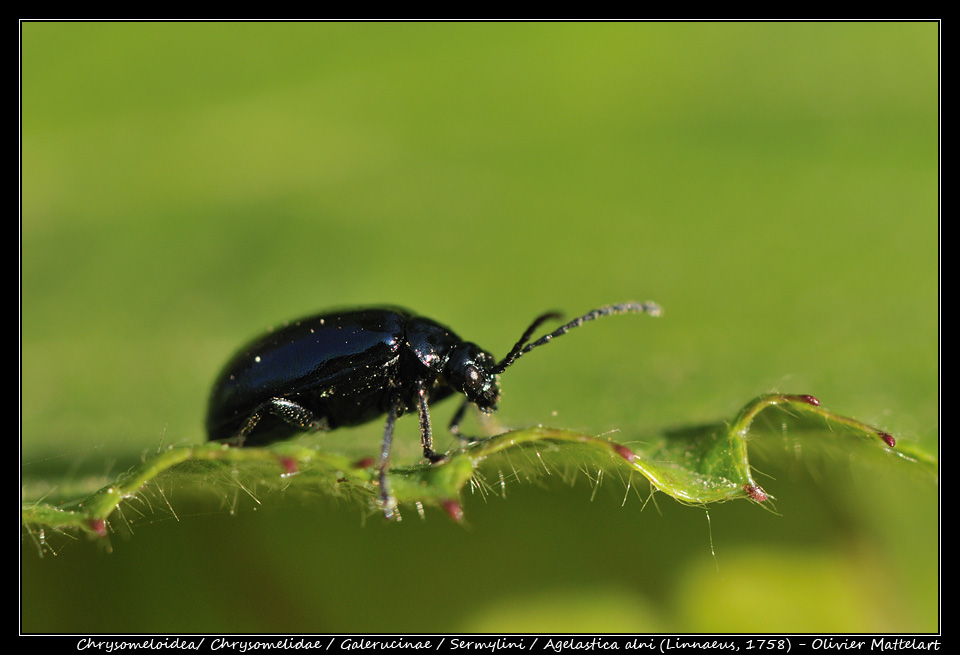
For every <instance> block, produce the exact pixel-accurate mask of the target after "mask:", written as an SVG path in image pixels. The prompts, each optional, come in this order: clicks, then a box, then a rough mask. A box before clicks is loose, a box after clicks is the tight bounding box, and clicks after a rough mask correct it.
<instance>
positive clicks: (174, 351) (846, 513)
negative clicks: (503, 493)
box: [21, 22, 939, 632]
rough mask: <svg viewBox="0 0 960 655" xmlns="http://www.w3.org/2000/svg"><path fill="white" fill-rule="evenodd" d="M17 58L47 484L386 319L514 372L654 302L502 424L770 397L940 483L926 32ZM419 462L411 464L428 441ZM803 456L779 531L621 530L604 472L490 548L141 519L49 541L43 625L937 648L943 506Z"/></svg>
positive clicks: (230, 42)
mask: <svg viewBox="0 0 960 655" xmlns="http://www.w3.org/2000/svg"><path fill="white" fill-rule="evenodd" d="M21 35H22V41H21V52H22V78H21V89H22V112H23V113H22V172H23V175H22V221H21V294H22V295H21V326H22V341H21V348H22V368H21V384H22V397H21V430H22V432H21V447H22V470H23V475H24V477H25V478H27V477H29V478H32V479H38V478H40V479H49V480H51V481H52V483H53V484H60V485H69V484H70V483H71V482H72V481H76V480H77V479H78V478H79V477H80V476H81V471H94V472H96V473H98V474H100V475H105V476H106V477H105V478H104V479H105V480H109V479H110V476H115V475H116V474H118V473H119V472H121V471H122V470H124V468H125V467H126V466H127V465H129V463H130V462H135V461H137V460H138V459H139V458H140V457H141V456H142V455H144V454H147V453H149V452H153V451H154V450H155V449H156V448H157V447H159V446H161V445H167V444H183V443H196V442H199V441H202V440H203V439H204V434H203V429H202V425H203V415H204V411H205V403H206V395H207V392H208V387H209V385H210V383H211V382H212V380H213V378H214V376H215V375H216V373H217V371H218V369H219V367H220V366H221V365H222V364H223V363H224V362H225V361H226V359H227V357H228V356H229V355H230V354H231V353H232V351H233V350H234V349H235V348H237V347H238V346H239V345H240V344H241V343H242V342H243V341H244V340H246V339H249V338H251V337H253V336H255V335H256V334H258V333H259V332H261V331H262V330H263V329H264V328H266V327H267V326H269V325H271V324H273V323H276V322H279V321H281V320H283V319H289V318H295V317H299V316H301V315H304V314H309V313H313V312H315V311H317V310H321V309H325V308H328V307H340V306H350V305H360V304H383V303H390V304H399V305H405V306H408V307H410V308H413V309H415V310H416V311H419V312H422V313H424V314H426V315H428V316H431V317H433V318H436V319H437V320H440V321H441V322H445V323H447V324H448V325H450V326H451V327H452V328H453V329H454V330H456V331H457V332H458V333H459V334H460V335H461V336H462V337H464V338H466V339H470V340H473V341H476V342H478V343H480V344H481V345H483V346H484V347H486V348H488V349H489V350H491V351H492V352H493V353H494V354H495V355H498V356H502V355H503V354H505V352H506V351H507V350H508V349H509V348H510V346H511V345H512V344H513V343H514V341H515V340H516V339H517V337H518V336H519V335H520V333H521V332H522V331H523V329H524V328H525V327H526V326H527V324H528V323H529V321H530V320H531V319H532V318H533V317H534V316H536V315H537V314H538V313H540V312H542V311H545V310H549V309H562V310H564V311H566V312H567V313H568V314H575V313H580V312H583V311H586V310H589V309H592V308H594V307H596V306H599V305H602V304H606V303H610V302H619V301H624V300H655V301H657V302H659V303H660V304H661V305H662V306H663V308H664V315H663V317H662V318H660V319H657V320H654V319H649V318H645V317H621V318H611V319H607V320H605V321H604V322H602V323H597V324H595V325H592V326H590V327H588V328H586V329H584V330H578V331H576V332H575V333H571V335H569V336H568V337H565V338H564V339H562V340H560V341H558V342H556V343H554V344H551V345H550V347H549V348H544V349H542V350H540V351H538V352H537V354H536V355H533V356H531V357H529V358H525V359H524V360H523V361H522V362H521V363H519V364H518V365H517V366H515V367H513V368H511V369H510V370H509V372H507V373H506V374H505V375H504V379H503V386H504V389H505V391H504V398H503V402H502V403H501V410H500V413H499V415H498V417H499V420H500V422H501V423H502V425H503V426H504V427H522V426H525V425H530V424H534V423H544V424H548V425H551V426H554V427H561V428H569V429H576V430H583V431H586V432H589V433H592V434H599V433H602V432H605V431H607V430H612V429H619V430H620V435H619V436H618V438H621V439H622V440H623V441H627V442H629V441H630V440H636V439H638V438H640V437H639V435H642V434H643V433H644V432H645V431H646V432H649V431H651V430H656V429H659V428H664V427H671V426H684V425H695V424H699V423H702V422H706V421H712V420H716V419H721V418H729V417H731V416H732V415H733V414H734V413H735V412H736V411H737V410H738V409H739V407H740V406H741V405H743V404H744V403H745V402H747V401H748V400H749V399H751V398H752V397H753V396H755V395H756V394H758V393H761V392H766V391H770V390H780V391H786V392H793V393H811V394H814V395H816V396H818V397H819V398H820V399H821V401H822V402H823V403H824V405H825V406H827V407H829V408H830V409H832V410H834V411H837V412H839V413H841V414H846V415H852V416H856V417H857V418H859V419H861V420H864V421H867V422H869V423H874V424H877V425H879V426H881V427H883V428H885V429H887V430H889V431H891V432H892V433H893V434H895V435H896V436H897V437H898V439H900V440H901V441H914V442H919V443H920V444H921V445H923V446H924V447H926V448H928V449H929V450H931V451H932V452H936V449H937V440H938V412H939V406H938V357H939V354H938V318H939V317H938V265H939V262H938V229H939V224H938V140H939V133H938V120H939V116H938V38H939V32H938V25H937V24H936V23H849V22H844V23H786V24H781V23H763V22H759V23H682V24H676V23H621V24H604V23H590V24H580V23H549V24H539V23H495V24H486V23H469V24H463V23H461V24H446V23H430V24H420V23H298V24H285V23H268V24H265V23H186V24H180V23H145V24H144V23H109V24H101V23H32V22H28V23H23V24H22V25H21ZM454 409H455V404H453V403H451V404H449V405H447V404H438V405H437V406H436V407H434V409H433V414H434V421H435V423H436V424H437V425H438V432H441V433H442V432H443V430H442V426H443V425H445V424H446V422H447V421H448V420H449V418H450V416H451V414H452V412H453V410H454ZM471 424H473V423H471ZM473 425H475V424H473ZM398 430H399V432H398V437H397V440H398V442H399V443H398V452H397V457H398V458H400V460H401V461H403V458H407V459H408V460H409V461H410V462H413V461H416V460H417V457H418V454H417V451H418V439H417V425H416V421H415V420H413V419H411V418H409V417H408V418H405V419H404V420H402V421H401V422H400V425H399V428H398ZM381 433H382V425H370V426H366V427H364V428H362V429H356V430H352V431H349V432H347V433H345V434H343V435H341V434H340V433H337V434H336V435H331V436H330V439H329V442H328V443H329V447H337V446H336V444H337V439H341V440H347V441H349V442H350V443H352V444H363V443H369V450H370V453H371V454H373V453H375V452H376V448H377V445H378V440H379V437H380V435H381ZM451 445H452V440H449V439H448V438H447V437H446V436H444V437H442V438H441V440H440V446H441V447H450V446H451ZM774 450H775V449H774ZM807 455H808V453H806V452H805V453H804V454H803V457H801V458H796V457H793V456H787V455H786V454H785V453H781V456H780V457H776V456H775V457H772V458H770V460H769V461H767V462H764V464H763V469H762V473H763V474H764V476H765V477H763V480H765V481H764V482H761V484H763V485H764V487H765V489H767V491H768V492H770V493H772V494H773V495H774V496H776V497H777V501H776V505H775V507H776V513H774V512H768V511H764V510H763V509H762V508H761V507H758V506H756V505H754V504H752V503H747V502H742V503H729V504H725V505H720V506H717V507H711V508H709V514H707V513H706V512H704V510H703V509H701V508H695V507H686V506H682V505H680V504H678V503H676V502H674V501H672V500H670V499H668V498H665V497H663V496H658V497H657V498H656V499H655V500H656V502H655V503H654V502H651V503H648V504H647V505H646V506H645V507H642V506H643V502H642V500H643V499H642V498H638V497H637V496H636V495H631V496H630V497H629V498H628V500H627V502H626V503H625V504H624V505H623V506H622V507H621V501H622V499H623V496H624V486H623V484H622V482H620V481H617V480H607V481H606V482H605V484H604V486H603V488H601V489H600V491H599V493H597V494H596V496H595V497H593V498H592V500H591V497H592V491H591V489H590V486H589V484H588V482H587V479H586V476H585V475H583V476H581V478H580V479H579V480H577V483H576V484H574V485H573V486H572V487H571V486H570V485H567V484H564V483H563V482H561V481H559V480H557V479H555V477H556V476H554V478H553V479H551V478H546V479H544V480H542V484H523V485H520V484H517V485H512V486H511V487H509V488H508V494H507V495H508V497H507V499H506V500H500V499H497V498H493V499H489V498H488V499H484V498H481V497H480V496H470V495H468V496H466V497H464V499H463V501H464V507H465V511H466V516H467V521H466V525H465V526H461V525H457V524H454V523H453V522H452V521H450V520H449V519H447V517H446V516H444V515H443V514H442V513H441V512H438V511H435V510H434V511H428V512H427V514H426V517H425V520H420V519H419V518H418V517H417V516H416V514H415V513H413V512H408V513H407V514H406V515H405V519H406V520H404V521H403V522H402V523H400V524H385V523H384V522H383V521H382V520H381V519H380V517H378V516H377V515H376V514H375V513H372V512H365V511H363V510H362V509H360V508H359V507H357V506H354V505H351V504H349V503H346V504H337V503H335V502H329V501H324V500H310V499H307V500H305V501H304V500H302V499H300V500H297V501H296V502H294V501H292V500H290V499H286V500H285V499H284V498H282V497H279V496H277V497H272V496H271V497H267V498H262V499H261V500H262V501H263V504H262V505H256V504H254V503H247V504H243V505H242V507H241V509H240V510H239V511H238V512H236V513H235V514H232V513H230V512H229V511H228V507H227V506H225V505H223V504H219V503H217V502H216V501H211V500H210V499H209V498H207V499H206V502H205V501H204V500H203V499H199V500H197V499H194V498H182V499H179V498H177V494H176V491H175V490H172V489H168V490H167V492H168V493H169V494H170V495H171V497H172V505H173V510H174V511H175V512H176V517H174V516H173V514H172V513H171V511H170V510H169V509H168V508H167V507H165V506H158V507H152V508H142V507H141V508H140V509H139V511H141V512H143V515H142V516H141V515H139V514H138V513H137V512H130V511H128V513H127V514H126V515H125V519H126V520H128V521H129V523H130V525H131V526H132V529H133V535H132V536H129V537H128V536H125V531H123V530H121V531H120V532H118V533H117V534H115V535H113V536H112V537H111V538H110V540H109V543H110V545H111V546H112V552H107V548H106V547H105V545H104V544H103V543H96V542H91V541H89V540H87V539H85V538H81V539H79V540H76V541H74V540H71V539H68V538H64V537H60V536H58V535H48V537H50V538H51V543H54V544H56V548H55V550H56V552H57V553H58V554H57V555H56V556H53V555H52V554H51V553H49V552H48V553H47V554H46V555H45V556H44V557H43V558H39V557H38V554H37V550H36V548H35V547H34V545H33V543H32V541H31V540H30V539H29V538H24V539H23V540H22V542H21V548H22V557H21V629H22V630H23V631H26V632H36V631H42V632H50V631H82V632H89V631H93V632H97V631H123V632H130V631H176V632H180V631H244V632H246V631H293V630H296V631H311V632H313V631H327V632H328V631H368V632H382V631H399V632H410V631H414V632H424V631H491V630H492V631H501V630H507V631H539V630H563V631H594V630H603V631H627V632H643V631H784V630H792V631H842V632H857V631H935V630H937V629H938V627H939V626H938V609H939V608H938V604H937V596H938V548H937V539H938V507H937V504H938V498H937V489H936V484H935V483H933V482H931V481H929V480H918V479H915V478H914V477H913V476H911V475H909V474H908V473H906V474H905V471H904V469H905V468H906V467H904V466H897V465H891V464H889V463H884V462H880V463H878V462H871V463H868V464H865V465H862V464H860V463H859V462H857V461H851V462H847V461H836V458H833V459H831V458H817V457H815V456H810V457H808V456H807ZM898 464H900V463H898ZM766 476H769V477H766ZM642 495H643V496H644V497H645V495H646V492H645V491H643V492H642ZM35 499H36V498H35V497H34V498H25V500H35ZM641 508H643V511H641ZM113 521H114V523H115V524H118V527H120V525H121V524H123V523H124V521H123V520H121V519H120V518H119V517H117V518H114V519H113Z"/></svg>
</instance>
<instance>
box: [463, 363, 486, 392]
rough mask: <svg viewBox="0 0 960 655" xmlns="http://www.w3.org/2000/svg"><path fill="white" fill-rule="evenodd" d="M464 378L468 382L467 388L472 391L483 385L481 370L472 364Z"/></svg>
mask: <svg viewBox="0 0 960 655" xmlns="http://www.w3.org/2000/svg"><path fill="white" fill-rule="evenodd" d="M463 374H464V378H465V379H466V381H467V387H469V388H471V389H477V388H478V387H479V386H480V384H481V381H482V380H481V377H480V370H479V369H478V368H477V367H476V366H473V365H472V364H471V365H469V366H467V367H466V369H465V370H464V372H463Z"/></svg>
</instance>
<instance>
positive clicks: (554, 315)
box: [494, 312, 563, 373]
mask: <svg viewBox="0 0 960 655" xmlns="http://www.w3.org/2000/svg"><path fill="white" fill-rule="evenodd" d="M561 318H563V314H561V313H560V312H547V313H545V314H541V315H540V316H538V317H537V318H535V319H534V320H533V323H531V324H530V327H528V328H527V331H526V332H524V333H523V336H522V337H520V340H519V341H518V342H517V344H516V345H515V346H514V347H513V348H511V349H510V352H509V353H507V356H506V357H504V358H503V360H502V361H501V362H500V363H499V364H497V367H496V369H494V372H495V373H502V372H503V369H505V368H507V367H508V366H510V364H512V363H513V360H515V359H516V358H517V357H519V356H520V350H521V349H522V348H523V346H524V345H526V343H527V342H528V341H530V337H532V336H533V333H534V332H536V331H537V328H538V327H540V325H541V324H542V323H545V322H546V321H549V320H552V319H561Z"/></svg>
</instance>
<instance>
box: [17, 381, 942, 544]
mask: <svg viewBox="0 0 960 655" xmlns="http://www.w3.org/2000/svg"><path fill="white" fill-rule="evenodd" d="M773 407H776V408H778V409H779V410H780V411H781V414H782V415H781V416H780V418H781V419H782V420H783V421H786V420H787V419H789V420H790V422H791V423H792V426H791V427H790V428H789V431H790V433H791V435H792V436H793V437H794V438H796V437H797V436H801V435H815V434H817V433H818V432H824V431H826V434H829V435H830V436H831V437H833V438H835V439H836V440H838V441H840V440H843V442H844V443H846V444H848V445H849V444H852V443H855V442H857V441H863V442H866V443H868V444H869V445H870V446H871V447H873V448H874V449H877V450H882V451H885V452H886V453H888V454H889V455H891V456H894V457H898V458H901V459H904V460H909V461H911V462H913V463H914V464H916V465H918V466H920V467H921V468H922V469H924V470H928V471H931V472H933V471H935V470H936V462H935V460H934V459H933V458H932V457H929V456H928V455H926V454H924V453H923V452H922V451H917V450H912V449H909V448H908V449H904V448H903V447H899V448H897V447H896V445H895V440H894V438H893V437H892V436H891V435H890V434H888V433H886V432H884V431H882V430H879V429H877V428H874V427H871V426H869V425H866V424H864V423H861V422H860V421H857V420H855V419H852V418H848V417H844V416H840V415H837V414H834V413H832V412H830V411H827V410H825V409H823V408H822V407H820V404H819V401H817V400H816V399H815V398H813V397H812V396H800V395H784V394H769V395H764V396H760V397H759V398H757V399H755V400H753V401H751V402H750V403H748V404H747V405H746V406H745V407H744V408H743V409H742V410H741V411H740V413H739V414H737V416H736V417H735V418H734V419H733V420H732V421H730V422H723V423H716V424H711V425H705V426H698V427H693V428H685V429H680V430H670V431H664V432H663V433H662V434H661V435H660V436H659V437H658V438H655V439H650V440H645V441H642V442H640V443H637V444H636V445H633V446H630V447H628V446H627V445H625V444H623V443H619V442H617V441H614V440H612V439H607V438H604V437H596V436H590V435H586V434H581V433H577V432H571V431H567V430H558V429H552V428H543V427H536V428H529V429H525V430H517V431H512V432H506V433H503V434H499V435H496V436H494V437H490V438H488V439H484V440H482V441H479V442H477V443H475V444H472V445H470V446H469V447H467V448H464V449H462V450H460V451H457V452H454V453H451V454H450V456H449V459H448V460H447V461H446V462H444V463H443V464H439V465H430V464H418V465H415V466H405V467H395V468H392V469H391V470H390V473H389V475H390V482H391V485H392V487H393V493H394V495H395V497H396V500H397V501H398V503H399V504H400V507H401V508H405V507H413V506H416V507H417V508H418V510H419V511H421V512H422V511H423V507H424V506H437V507H442V508H443V509H445V510H446V511H447V513H449V514H450V515H451V516H452V517H453V518H455V519H458V520H459V519H460V518H462V516H463V510H462V507H461V504H460V497H461V495H462V493H463V491H464V489H465V488H466V487H467V486H468V485H471V484H472V485H474V486H475V487H478V488H484V487H485V486H486V483H485V482H484V480H485V479H486V478H485V476H484V472H485V471H487V470H490V469H492V468H493V467H497V468H499V470H500V471H501V476H500V477H501V478H502V477H503V474H502V471H503V470H504V468H506V467H509V470H510V475H511V476H518V475H519V474H520V473H521V471H523V470H524V469H530V470H531V472H532V473H534V474H536V472H538V471H539V472H541V473H543V472H549V470H550V467H551V466H552V465H551V464H550V463H549V461H556V462H577V463H578V468H583V469H586V468H588V467H587V466H586V465H585V464H584V462H585V461H587V460H589V461H590V467H589V468H590V470H596V471H598V472H599V473H598V478H599V476H601V475H603V474H604V473H617V474H619V475H621V476H622V477H624V478H630V477H631V476H632V474H634V473H639V474H641V475H642V476H643V477H645V478H646V479H647V480H649V482H650V484H651V486H652V487H653V488H654V489H656V490H657V491H660V492H663V493H665V494H667V495H669V496H671V497H673V498H675V499H677V500H678V501H681V502H684V503H693V504H706V503H715V502H720V501H727V500H738V499H747V500H752V501H754V502H757V503H764V502H766V501H767V500H768V499H769V498H770V496H769V495H768V494H767V492H766V491H765V490H764V489H763V488H761V486H760V485H759V484H758V483H757V482H756V481H755V480H754V476H753V470H752V468H751V466H750V462H749V457H748V445H749V443H750V441H751V439H753V438H754V437H755V436H756V435H755V433H756V432H757V431H758V430H757V429H755V428H754V422H755V419H756V418H757V417H758V415H760V413H761V412H765V410H767V409H768V408H773ZM781 427H782V430H784V431H786V430H787V429H788V428H787V423H786V422H783V423H782V426H781ZM531 463H532V464H533V465H532V466H530V464H531ZM174 474H175V476H176V477H175V479H176V481H177V484H178V485H183V486H186V485H191V484H192V485H196V486H209V487H211V488H213V489H220V490H221V491H223V490H225V489H226V490H229V489H234V490H235V489H237V488H239V489H243V490H245V491H247V492H248V493H250V494H251V495H252V496H254V497H256V495H258V494H260V493H263V492H264V491H267V492H269V491H278V490H293V489H296V490H300V491H309V492H313V493H320V494H324V495H329V496H344V497H349V498H353V499H355V500H358V501H360V502H363V503H367V504H368V505H370V506H371V507H372V506H374V505H375V504H376V502H377V501H376V499H377V497H378V494H377V478H378V476H377V471H376V465H375V461H374V460H373V459H372V458H366V459H361V460H359V461H357V460H355V459H351V458H350V457H347V456H345V455H342V454H337V453H329V452H324V451H322V450H318V449H316V448H314V447H310V446H307V445H303V444H300V443H297V442H295V441H294V442H284V443H277V444H272V445H270V446H266V447H259V448H233V447H228V446H226V445H223V444H219V443H208V444H204V445H200V446H189V447H170V448H167V449H166V450H165V451H163V452H161V453H159V454H158V455H156V456H154V457H151V458H149V459H147V460H146V461H144V462H142V464H140V465H138V466H135V467H133V468H132V469H131V470H130V471H129V472H127V473H126V474H125V475H123V476H121V477H120V478H119V479H118V480H117V481H116V482H114V483H113V484H110V485H108V486H105V487H103V488H101V489H99V490H98V491H96V492H94V493H92V494H90V495H88V496H86V497H85V498H81V499H78V500H75V501H73V502H65V503H62V504H59V505H53V504H50V503H48V502H34V503H27V504H24V505H23V507H22V520H23V523H24V526H25V527H26V529H27V530H28V531H29V533H30V534H32V535H35V536H36V535H42V534H44V530H47V529H51V530H55V531H62V530H70V529H79V530H82V531H85V532H88V533H90V534H93V535H96V536H101V537H102V536H106V535H107V534H108V532H109V527H110V523H109V520H110V518H111V516H112V515H113V514H114V512H116V511H117V510H118V509H119V508H121V507H122V506H123V505H124V504H125V503H126V504H133V503H135V501H137V500H141V501H142V500H143V497H144V496H145V495H146V494H147V492H148V490H149V489H154V488H161V487H155V486H154V485H157V484H158V483H159V482H160V481H161V480H163V478H164V477H165V476H171V475H174ZM161 495H164V494H163V492H162V491H161ZM164 498H165V495H164ZM147 502H149V501H147ZM128 520H129V519H128Z"/></svg>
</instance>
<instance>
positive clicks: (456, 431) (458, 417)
mask: <svg viewBox="0 0 960 655" xmlns="http://www.w3.org/2000/svg"><path fill="white" fill-rule="evenodd" d="M469 406H470V401H469V400H464V401H463V402H462V403H460V408H459V409H458V410H457V412H456V413H455V414H454V415H453V418H452V419H450V433H451V434H452V435H453V436H455V437H456V438H457V439H459V440H460V441H461V442H463V443H464V444H472V443H477V442H478V441H483V438H482V437H469V436H467V435H465V434H460V423H461V422H462V421H463V416H464V414H466V413H467V407H469Z"/></svg>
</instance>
